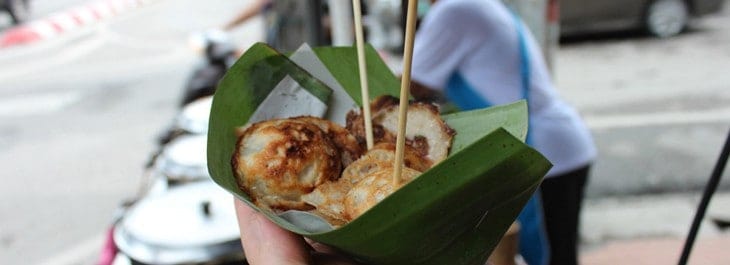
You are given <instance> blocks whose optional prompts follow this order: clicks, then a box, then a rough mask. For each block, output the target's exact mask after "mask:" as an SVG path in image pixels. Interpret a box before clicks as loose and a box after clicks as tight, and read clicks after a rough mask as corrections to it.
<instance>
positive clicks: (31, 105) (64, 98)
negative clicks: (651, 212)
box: [0, 91, 82, 117]
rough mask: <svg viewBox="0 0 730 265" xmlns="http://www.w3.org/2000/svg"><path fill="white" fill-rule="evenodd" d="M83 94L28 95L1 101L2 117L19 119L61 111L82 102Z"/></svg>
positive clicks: (0, 110) (0, 114) (0, 111)
mask: <svg viewBox="0 0 730 265" xmlns="http://www.w3.org/2000/svg"><path fill="white" fill-rule="evenodd" d="M81 97H82V95H81V92H78V91H71V92H54V93H46V94H27V95H20V96H14V97H7V98H3V99H0V117H18V116H26V115H34V114H43V113H51V112H56V111H59V110H61V109H63V108H65V107H66V106H69V105H71V104H73V103H76V102H78V101H79V100H81Z"/></svg>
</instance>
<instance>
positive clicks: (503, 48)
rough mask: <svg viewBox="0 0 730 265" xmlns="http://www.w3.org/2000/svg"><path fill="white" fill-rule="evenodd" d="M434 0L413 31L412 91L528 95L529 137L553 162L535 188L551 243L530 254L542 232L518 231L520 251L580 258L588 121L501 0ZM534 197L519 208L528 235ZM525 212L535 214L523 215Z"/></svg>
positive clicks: (480, 99) (472, 105)
mask: <svg viewBox="0 0 730 265" xmlns="http://www.w3.org/2000/svg"><path fill="white" fill-rule="evenodd" d="M433 2H434V3H433V5H432V6H431V9H430V10H429V12H428V13H427V14H426V16H425V18H424V19H423V21H422V22H421V24H420V26H419V30H418V32H417V34H416V38H415V44H414V51H413V62H412V64H413V65H412V72H411V79H412V89H411V90H412V94H413V96H414V97H415V98H416V99H419V100H431V101H442V100H447V101H449V102H452V103H454V104H455V105H457V106H458V107H459V108H460V109H463V110H468V109H476V108H484V107H489V106H494V105H501V104H507V103H511V102H514V101H517V100H520V99H527V102H528V110H529V118H530V119H529V120H530V127H529V132H528V141H527V143H528V144H530V145H531V146H533V147H534V148H535V149H537V150H538V151H540V152H541V153H542V154H543V155H545V156H546V157H547V158H548V160H550V162H552V163H553V165H554V166H553V168H552V169H551V170H550V172H548V174H547V176H546V177H545V180H544V181H543V183H542V185H541V188H540V191H541V192H540V194H541V196H539V198H541V199H542V206H543V207H544V217H545V219H544V221H545V224H546V231H547V235H548V240H549V243H550V248H551V251H550V253H549V254H548V252H546V251H545V250H544V249H543V250H540V249H538V250H533V251H532V252H533V253H532V254H530V253H529V252H530V250H529V248H535V246H539V244H537V243H536V242H534V241H535V240H540V239H535V237H533V239H528V238H526V237H521V240H522V241H525V239H527V240H526V242H521V246H520V247H521V253H522V255H523V257H524V258H525V260H526V261H528V262H529V263H530V264H545V261H546V260H547V259H548V256H549V257H551V262H550V264H561V265H570V264H577V250H576V248H577V240H578V238H579V237H578V226H579V214H580V208H581V202H582V200H583V191H584V187H585V185H586V182H587V179H588V173H589V168H590V165H591V164H592V162H593V161H594V160H595V158H596V156H597V151H596V148H595V145H594V143H593V139H592V137H591V135H590V132H589V130H588V128H587V127H586V125H585V124H584V122H583V121H582V120H581V118H580V117H579V115H578V113H577V111H576V110H575V109H574V108H573V107H571V106H570V105H569V104H567V103H566V102H565V101H564V100H562V99H561V98H560V97H559V95H558V93H557V92H556V88H555V86H554V84H553V82H552V80H551V78H550V75H549V73H548V70H547V67H546V64H545V62H544V59H543V56H542V54H541V51H540V50H539V48H538V45H537V44H536V41H535V40H534V38H533V37H532V35H531V34H530V32H529V30H528V29H527V27H526V26H525V25H524V23H523V22H522V21H521V20H520V19H519V18H518V17H517V16H516V15H515V14H514V13H512V12H510V10H509V9H508V8H507V7H505V6H504V4H503V3H502V2H500V1H499V0H440V1H433ZM537 198H538V197H537V196H536V197H534V199H535V200H531V202H530V204H528V207H527V208H526V209H525V210H523V212H522V213H521V215H520V219H519V220H520V222H521V223H522V227H523V229H522V230H521V233H523V234H525V236H529V234H530V233H531V232H530V229H536V231H535V232H534V233H539V226H535V227H533V228H531V226H530V224H525V222H539V219H541V217H542V216H540V211H539V210H540V209H539V208H540V207H539V206H540V200H539V199H537ZM530 207H532V208H530ZM528 208H529V209H528ZM530 214H532V215H533V217H536V218H537V220H535V219H534V218H533V219H530V218H527V219H525V216H528V215H530ZM531 220H532V221H531ZM531 241H532V242H531ZM535 252H537V254H535Z"/></svg>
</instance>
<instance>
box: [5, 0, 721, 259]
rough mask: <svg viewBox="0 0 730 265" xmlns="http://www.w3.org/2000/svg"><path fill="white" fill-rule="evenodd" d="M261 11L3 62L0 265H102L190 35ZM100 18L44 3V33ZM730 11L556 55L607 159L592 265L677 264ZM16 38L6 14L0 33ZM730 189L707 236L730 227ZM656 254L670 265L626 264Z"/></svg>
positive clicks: (81, 35)
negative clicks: (72, 19) (56, 21)
mask: <svg viewBox="0 0 730 265" xmlns="http://www.w3.org/2000/svg"><path fill="white" fill-rule="evenodd" d="M249 2H250V1H247V0H239V1H193V0H176V1H171V0H148V1H138V4H135V5H131V6H127V7H125V8H119V9H118V10H116V11H115V12H113V14H112V15H109V16H107V17H106V18H104V19H101V20H97V21H95V22H93V23H86V24H84V25H80V26H75V27H71V28H64V30H63V31H60V32H58V33H55V34H54V35H52V36H48V37H43V38H38V39H37V40H34V41H32V42H28V43H23V44H18V45H12V46H6V47H0V169H2V170H3V171H4V172H3V173H2V174H0V175H1V176H2V177H1V179H2V184H1V185H0V264H44V265H45V264H59V265H65V264H91V263H93V262H94V261H95V259H96V256H97V255H98V253H99V251H100V249H101V246H102V243H103V239H104V237H105V236H106V235H105V232H106V229H107V228H108V226H109V225H110V222H111V220H112V218H113V215H114V212H115V209H117V207H118V206H119V205H120V203H122V202H123V201H124V200H125V199H127V198H130V197H133V196H134V195H135V194H136V193H137V192H138V188H139V185H140V182H141V181H142V177H141V176H142V172H143V167H144V165H145V163H146V162H147V160H148V159H149V158H150V156H151V155H152V152H153V151H154V150H155V148H156V146H155V145H156V143H155V141H156V138H157V136H158V134H160V133H161V132H162V130H163V129H165V128H166V127H167V126H168V125H169V124H170V122H171V120H172V118H173V117H174V115H175V114H176V112H177V110H178V104H179V101H180V98H181V96H182V95H181V93H182V89H183V86H184V84H185V82H186V81H187V79H188V78H189V76H190V73H191V71H192V69H193V67H194V66H195V64H196V63H197V62H198V61H199V60H200V56H199V55H198V54H196V53H195V52H194V51H193V49H191V48H190V45H189V38H190V36H191V34H193V33H196V32H202V31H205V30H208V29H212V28H220V27H222V26H223V24H224V23H226V22H227V21H228V20H230V19H231V18H232V17H233V16H234V15H235V14H236V13H237V12H239V11H240V10H241V9H243V8H244V7H245V6H246V5H247V4H248V3H249ZM90 3H94V1H88V0H32V1H31V2H30V4H31V21H39V20H48V19H52V18H53V17H55V16H57V15H58V14H60V13H64V12H69V10H73V9H74V8H78V7H81V6H89V5H90ZM725 4H726V5H725V9H724V10H723V11H722V12H720V13H717V14H713V15H709V16H706V17H703V18H701V19H697V20H693V21H692V24H691V26H690V28H689V30H688V31H687V32H684V33H682V34H680V35H678V36H675V37H671V38H666V39H662V38H656V37H652V36H649V35H646V34H643V33H641V32H635V31H620V32H610V33H601V34H587V35H581V36H572V37H570V38H564V39H563V40H562V41H561V43H560V45H559V48H558V49H557V50H556V52H555V54H553V57H554V61H553V66H554V77H555V80H556V82H557V84H558V87H559V90H560V93H561V94H562V95H563V97H564V98H566V99H567V100H568V101H569V102H570V103H572V104H573V105H575V106H576V107H577V108H578V110H579V111H580V113H581V114H582V115H583V116H584V117H585V119H586V121H587V122H588V125H589V127H590V128H591V131H592V132H593V134H594V138H595V141H596V143H597V145H598V148H599V153H600V157H599V160H598V162H597V163H596V164H595V166H594V168H593V171H592V176H591V178H590V183H589V187H588V194H587V197H588V199H587V201H586V204H585V206H584V209H585V210H584V215H583V219H582V220H583V223H582V231H583V238H582V242H583V244H582V255H583V257H582V259H583V261H584V262H585V264H644V263H632V262H631V261H636V260H637V259H641V256H642V255H645V256H650V255H659V256H660V257H661V258H663V259H661V258H660V259H656V258H655V259H654V260H653V261H655V262H654V263H651V262H650V263H646V264H666V263H674V262H676V260H677V259H678V257H679V254H680V250H681V244H682V242H683V240H684V237H685V236H686V233H687V231H688V230H689V226H690V223H691V220H692V216H693V214H694V211H695V208H696V207H697V204H698V203H699V200H700V194H701V192H702V189H703V188H704V185H705V184H706V182H707V180H708V178H709V175H710V173H711V171H712V167H713V166H714V164H715V162H716V161H717V158H718V155H719V153H720V149H721V147H722V144H723V142H724V140H725V137H726V135H727V132H728V130H730V71H729V70H730V10H729V9H730V8H728V5H730V1H727V2H726V3H725ZM263 25H264V23H263V21H262V20H261V18H258V17H257V18H255V19H253V20H252V21H250V22H248V23H246V24H244V25H242V26H241V27H239V28H237V29H236V30H234V31H232V32H231V36H232V37H233V38H234V42H235V44H236V46H238V47H239V48H240V49H242V50H243V49H245V48H247V47H248V46H250V45H251V44H253V43H254V42H257V41H263V40H264V37H263V34H262V31H263V27H264V26H263ZM10 30H13V28H12V25H11V21H10V18H9V17H8V16H5V14H0V31H5V32H7V31H10ZM0 34H2V33H0ZM729 175H730V174H728V173H727V172H726V173H725V174H724V176H723V181H722V182H721V187H720V191H719V193H718V195H717V196H716V197H715V199H714V200H713V203H712V204H711V206H710V210H709V211H708V220H710V219H712V218H725V219H730V176H729ZM700 239H701V240H700V241H699V242H698V245H697V246H696V249H695V252H694V254H693V258H694V255H697V257H698V258H699V257H700V256H703V255H705V256H707V255H719V257H720V258H721V259H720V260H723V261H724V262H720V263H711V262H710V263H702V262H700V261H697V262H696V263H693V264H730V253H728V252H727V251H725V252H724V253H723V252H722V251H719V250H718V251H714V252H713V251H712V249H707V247H710V248H711V247H713V246H714V247H717V245H718V244H724V246H725V248H727V246H728V244H729V243H730V232H727V231H725V232H723V231H722V230H720V229H718V228H717V227H716V226H714V225H713V224H712V223H710V222H706V223H704V224H703V230H702V233H700ZM702 239H706V240H705V241H703V240H702ZM622 243H623V244H624V245H620V244H622ZM632 244H634V245H632ZM647 245H652V246H661V247H663V248H662V250H663V251H664V253H663V254H661V253H655V254H652V253H651V250H645V253H646V254H634V255H638V256H634V259H630V260H622V259H625V258H627V255H629V256H630V255H631V254H625V253H628V252H627V250H630V249H633V250H636V249H639V248H640V247H641V246H647ZM612 251H613V252H612ZM622 253H624V254H622ZM708 253H709V254H708ZM723 258H724V259H723ZM716 260H717V259H715V261H716ZM693 261H694V260H693Z"/></svg>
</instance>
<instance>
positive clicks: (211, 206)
mask: <svg viewBox="0 0 730 265" xmlns="http://www.w3.org/2000/svg"><path fill="white" fill-rule="evenodd" d="M117 228H118V230H123V231H122V232H124V233H126V237H129V238H132V239H134V240H135V241H138V242H141V243H143V244H147V245H152V246H161V247H169V248H178V249H184V248H197V247H200V246H209V245H218V244H225V243H226V242H230V241H238V239H239V237H240V234H239V231H238V223H237V220H236V215H235V211H234V207H233V198H232V196H231V195H230V194H229V193H227V192H226V191H225V190H223V189H221V188H220V187H218V186H217V185H215V184H214V183H213V182H212V181H210V182H208V181H206V182H196V183H191V184H186V185H183V186H180V187H175V188H172V189H170V190H169V191H168V192H166V193H163V194H160V195H157V196H151V197H147V198H144V199H142V200H140V201H139V202H137V204H135V205H134V206H133V207H132V208H131V209H130V210H129V212H128V213H127V214H126V216H125V217H124V219H122V221H121V223H120V224H119V225H118V226H117Z"/></svg>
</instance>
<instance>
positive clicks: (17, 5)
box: [7, 0, 30, 24]
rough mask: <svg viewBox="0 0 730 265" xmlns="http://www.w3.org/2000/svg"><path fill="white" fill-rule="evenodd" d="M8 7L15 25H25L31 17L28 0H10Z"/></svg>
mask: <svg viewBox="0 0 730 265" xmlns="http://www.w3.org/2000/svg"><path fill="white" fill-rule="evenodd" d="M7 5H8V6H7V7H8V11H10V17H11V18H12V19H13V24H20V23H23V22H25V21H26V20H28V18H29V17H30V8H28V1H27V0H10V1H8V3H7Z"/></svg>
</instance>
